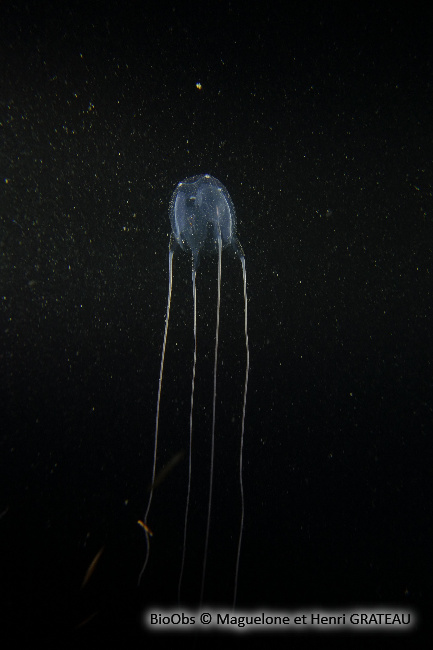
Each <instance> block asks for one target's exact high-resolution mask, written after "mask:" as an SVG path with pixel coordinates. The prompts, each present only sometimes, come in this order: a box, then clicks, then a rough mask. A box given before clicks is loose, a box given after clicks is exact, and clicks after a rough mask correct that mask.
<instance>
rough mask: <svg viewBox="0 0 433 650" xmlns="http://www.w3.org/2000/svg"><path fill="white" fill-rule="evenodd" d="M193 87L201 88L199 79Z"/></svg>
mask: <svg viewBox="0 0 433 650" xmlns="http://www.w3.org/2000/svg"><path fill="white" fill-rule="evenodd" d="M195 87H196V88H197V90H201V88H202V86H201V83H200V82H199V81H197V83H196V84H195Z"/></svg>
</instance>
